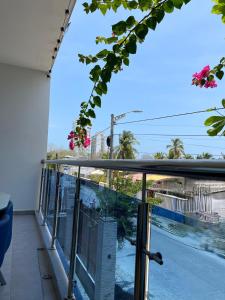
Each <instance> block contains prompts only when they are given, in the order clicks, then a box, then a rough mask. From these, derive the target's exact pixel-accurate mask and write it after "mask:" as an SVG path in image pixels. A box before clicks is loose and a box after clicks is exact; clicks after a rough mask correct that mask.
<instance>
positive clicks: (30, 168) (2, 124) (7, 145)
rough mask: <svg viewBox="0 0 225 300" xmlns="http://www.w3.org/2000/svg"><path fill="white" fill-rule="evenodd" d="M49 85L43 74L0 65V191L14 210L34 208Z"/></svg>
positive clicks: (45, 132)
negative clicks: (8, 195) (9, 198)
mask: <svg viewBox="0 0 225 300" xmlns="http://www.w3.org/2000/svg"><path fill="white" fill-rule="evenodd" d="M49 85H50V81H49V79H48V78H46V76H45V74H44V73H43V72H40V71H34V70H30V69H25V68H20V67H15V66H10V65H5V64H0V191H1V192H6V193H10V194H11V196H12V201H13V203H14V208H15V209H16V210H33V209H35V207H36V205H37V193H38V185H39V179H40V170H41V165H40V161H41V159H43V158H45V156H46V151H47V136H48V115H49Z"/></svg>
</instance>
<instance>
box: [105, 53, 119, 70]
mask: <svg viewBox="0 0 225 300" xmlns="http://www.w3.org/2000/svg"><path fill="white" fill-rule="evenodd" d="M106 61H107V65H108V66H109V67H110V68H111V69H113V68H114V66H115V65H116V63H117V57H116V55H115V53H113V52H110V53H109V54H108V55H107V57H106Z"/></svg>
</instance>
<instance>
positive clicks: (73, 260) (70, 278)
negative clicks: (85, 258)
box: [66, 167, 80, 300]
mask: <svg viewBox="0 0 225 300" xmlns="http://www.w3.org/2000/svg"><path fill="white" fill-rule="evenodd" d="M79 216H80V167H79V168H78V175H77V182H76V192H75V199H74V209H73V227H72V242H71V250H70V268H69V274H68V292H67V298H66V299H68V300H72V299H75V297H74V293H73V288H74V272H75V269H76V255H77V242H78V228H79Z"/></svg>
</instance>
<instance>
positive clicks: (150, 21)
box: [146, 17, 157, 30]
mask: <svg viewBox="0 0 225 300" xmlns="http://www.w3.org/2000/svg"><path fill="white" fill-rule="evenodd" d="M146 25H147V26H148V28H151V29H152V30H155V28H156V26H157V20H156V18H154V17H150V18H148V19H147V20H146Z"/></svg>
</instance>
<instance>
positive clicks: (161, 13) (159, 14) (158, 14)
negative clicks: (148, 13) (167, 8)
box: [152, 9, 165, 23]
mask: <svg viewBox="0 0 225 300" xmlns="http://www.w3.org/2000/svg"><path fill="white" fill-rule="evenodd" d="M152 16H153V17H155V18H156V20H157V22H158V23H160V22H161V21H162V20H163V18H164V16H165V12H164V10H162V9H156V10H154V12H153V14H152Z"/></svg>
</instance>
